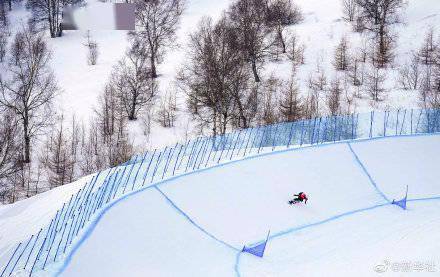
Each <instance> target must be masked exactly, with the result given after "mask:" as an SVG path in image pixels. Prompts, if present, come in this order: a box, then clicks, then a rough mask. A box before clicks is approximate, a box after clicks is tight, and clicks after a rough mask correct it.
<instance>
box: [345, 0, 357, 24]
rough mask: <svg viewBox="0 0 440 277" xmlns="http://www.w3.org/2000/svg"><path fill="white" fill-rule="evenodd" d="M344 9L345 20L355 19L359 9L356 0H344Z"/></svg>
mask: <svg viewBox="0 0 440 277" xmlns="http://www.w3.org/2000/svg"><path fill="white" fill-rule="evenodd" d="M342 11H343V13H344V19H345V20H347V21H349V22H353V21H355V19H356V11H357V4H356V0H342Z"/></svg>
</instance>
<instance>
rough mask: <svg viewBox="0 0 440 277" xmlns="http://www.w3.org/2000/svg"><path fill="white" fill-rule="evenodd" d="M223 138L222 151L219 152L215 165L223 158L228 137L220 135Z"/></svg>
mask: <svg viewBox="0 0 440 277" xmlns="http://www.w3.org/2000/svg"><path fill="white" fill-rule="evenodd" d="M222 136H223V139H222V140H223V141H224V142H223V143H222V151H221V152H220V156H219V158H218V159H217V164H218V163H219V162H220V160H221V159H222V156H223V151H225V147H226V143H227V142H228V136H229V134H223V135H222ZM214 157H215V156H214Z"/></svg>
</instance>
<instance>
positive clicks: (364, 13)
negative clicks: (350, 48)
mask: <svg viewBox="0 0 440 277" xmlns="http://www.w3.org/2000/svg"><path fill="white" fill-rule="evenodd" d="M356 3H357V5H358V7H359V12H360V15H359V16H360V18H362V19H363V21H364V22H366V24H365V28H366V29H368V30H370V31H372V32H373V33H374V34H375V40H374V42H375V44H376V47H375V48H376V50H375V51H376V56H377V61H376V66H378V67H384V66H385V65H386V64H387V63H388V62H389V61H390V60H389V57H390V55H391V53H390V52H391V51H392V45H393V44H392V42H393V37H392V36H391V35H390V27H391V26H392V25H394V24H397V23H399V22H400V17H399V12H400V11H401V9H402V8H403V6H404V2H403V0H356Z"/></svg>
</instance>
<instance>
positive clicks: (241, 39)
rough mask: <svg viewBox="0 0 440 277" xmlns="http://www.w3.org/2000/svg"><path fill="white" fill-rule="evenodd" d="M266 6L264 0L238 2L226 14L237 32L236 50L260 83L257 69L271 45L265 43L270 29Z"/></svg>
mask: <svg viewBox="0 0 440 277" xmlns="http://www.w3.org/2000/svg"><path fill="white" fill-rule="evenodd" d="M266 11H267V4H266V2H265V1H264V0H239V1H237V2H236V3H234V4H233V5H232V6H231V7H230V9H229V12H228V15H229V18H230V20H231V21H232V25H233V27H234V29H235V30H236V32H237V50H239V51H240V52H241V53H242V55H243V58H244V59H245V60H246V61H248V62H249V64H250V65H251V70H252V73H253V75H254V79H255V82H260V76H259V73H258V69H259V67H260V66H261V65H262V64H263V63H264V61H265V58H266V57H267V56H268V55H269V53H270V48H271V46H272V43H269V42H268V41H267V37H268V35H269V34H270V33H271V31H272V30H271V29H270V28H268V27H267V24H266Z"/></svg>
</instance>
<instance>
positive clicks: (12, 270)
mask: <svg viewBox="0 0 440 277" xmlns="http://www.w3.org/2000/svg"><path fill="white" fill-rule="evenodd" d="M33 238H34V235H32V236H31V237H30V238H29V240H28V242H27V243H26V246H25V247H24V248H23V250H22V251H21V254H20V255H19V256H18V258H17V260H16V261H15V264H14V266H13V267H12V269H11V272H10V273H9V275H11V274H12V272H14V269H15V267H16V266H17V264H18V261H20V259H21V256H23V253H24V252H25V251H26V249H27V247H28V245H29V243H30V242H31V240H32V239H33Z"/></svg>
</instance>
